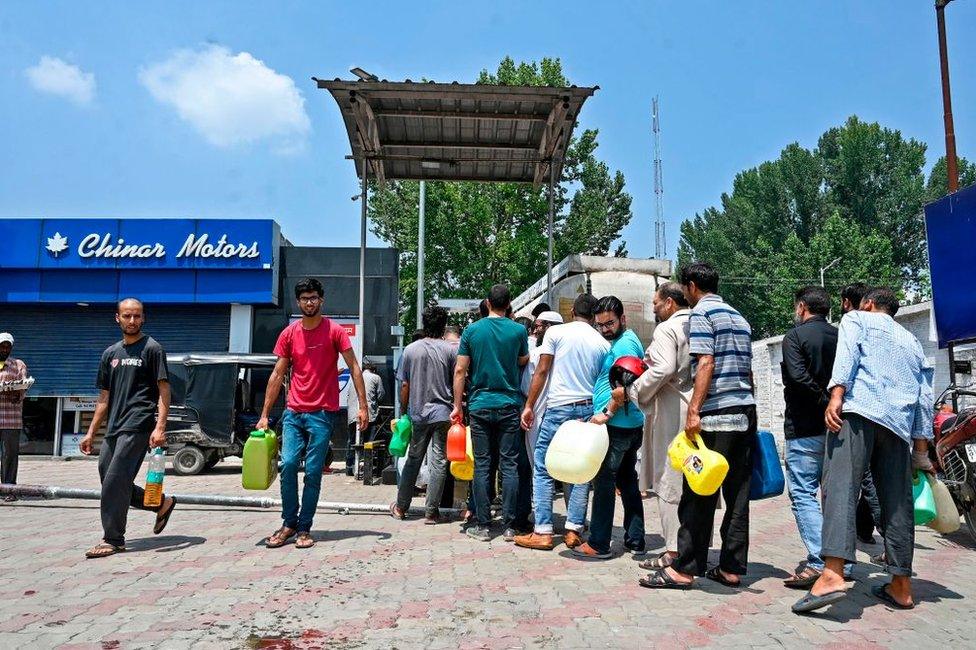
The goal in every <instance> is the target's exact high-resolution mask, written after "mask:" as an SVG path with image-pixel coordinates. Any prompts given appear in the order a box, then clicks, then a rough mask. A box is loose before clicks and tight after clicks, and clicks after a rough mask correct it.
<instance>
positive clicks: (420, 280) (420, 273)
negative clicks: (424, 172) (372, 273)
mask: <svg viewBox="0 0 976 650" xmlns="http://www.w3.org/2000/svg"><path fill="white" fill-rule="evenodd" d="M426 185H427V184H426V182H424V181H420V220H419V224H418V226H417V329H420V328H421V327H422V326H423V311H424V237H425V235H426V232H425V228H424V207H425V205H426V203H427V201H426V200H425V199H426V194H427V187H426Z"/></svg>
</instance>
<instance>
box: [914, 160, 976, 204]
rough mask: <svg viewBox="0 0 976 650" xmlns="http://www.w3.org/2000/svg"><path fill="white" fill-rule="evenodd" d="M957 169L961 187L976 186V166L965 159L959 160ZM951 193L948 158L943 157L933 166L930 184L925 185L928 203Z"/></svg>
mask: <svg viewBox="0 0 976 650" xmlns="http://www.w3.org/2000/svg"><path fill="white" fill-rule="evenodd" d="M956 168H957V171H958V172H959V187H960V188H963V187H969V186H970V185H973V184H976V164H973V163H971V162H969V161H968V160H966V159H965V158H958V159H957V161H956ZM948 193H949V177H948V175H947V173H946V157H945V156H942V157H941V158H939V160H938V161H936V163H935V165H933V166H932V172H931V173H930V174H929V182H928V183H926V184H925V195H926V200H927V201H935V200H936V199H941V198H942V197H943V196H945V195H946V194H948Z"/></svg>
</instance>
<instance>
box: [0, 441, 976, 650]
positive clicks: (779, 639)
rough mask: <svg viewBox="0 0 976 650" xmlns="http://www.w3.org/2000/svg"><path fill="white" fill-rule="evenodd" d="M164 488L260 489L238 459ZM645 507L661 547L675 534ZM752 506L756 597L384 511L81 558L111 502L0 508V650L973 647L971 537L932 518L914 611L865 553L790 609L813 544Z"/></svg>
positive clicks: (212, 532)
mask: <svg viewBox="0 0 976 650" xmlns="http://www.w3.org/2000/svg"><path fill="white" fill-rule="evenodd" d="M20 471H21V476H20V482H21V483H35V484H47V485H61V486H72V487H95V486H97V472H96V466H95V464H94V463H93V462H89V461H74V462H60V461H50V460H44V461H40V460H27V461H22V462H21V470H20ZM166 484H167V489H168V490H171V491H175V492H194V493H220V494H243V493H244V491H243V490H242V489H241V488H240V477H239V470H237V469H235V468H233V467H222V466H221V467H218V473H217V474H211V475H208V476H202V477H192V478H183V477H178V476H173V475H169V476H167V479H166ZM275 489H276V488H272V490H273V491H274V490H275ZM251 494H253V493H251ZM392 495H393V489H392V488H391V487H363V486H362V485H358V484H356V483H353V482H352V481H351V479H348V478H346V477H345V476H341V475H329V476H326V477H324V481H323V497H322V498H323V499H328V500H342V501H356V502H372V503H381V504H383V503H388V502H389V500H390V499H391V497H392ZM272 496H275V495H272ZM560 505H561V504H560ZM647 511H648V515H649V517H648V520H649V523H650V525H649V530H648V541H649V543H650V545H651V546H652V547H654V546H657V545H658V544H659V543H660V541H661V538H660V535H659V532H660V528H659V526H658V525H657V524H656V521H655V517H656V512H655V511H654V509H653V506H651V505H650V504H649V503H648V505H647ZM753 513H754V517H753V525H752V554H751V555H752V558H751V559H752V563H751V564H750V575H749V576H748V577H747V579H746V581H745V584H746V587H745V588H744V589H743V590H742V591H741V592H735V591H732V590H730V589H726V588H724V587H721V586H720V585H717V584H713V583H708V582H707V581H706V582H704V584H701V585H700V588H699V589H696V590H694V591H689V592H652V591H649V590H646V589H642V588H640V587H638V586H637V583H636V578H637V577H638V569H637V566H636V563H635V561H634V560H633V559H632V558H631V557H630V556H627V555H622V556H618V557H616V558H614V559H613V560H610V561H606V562H585V561H581V560H578V559H575V558H574V557H572V556H571V555H570V554H569V553H568V552H567V551H566V550H565V547H563V546H560V547H558V548H557V550H556V551H554V552H549V553H546V552H539V551H528V550H524V549H517V548H515V547H514V546H512V545H511V544H506V543H505V542H504V541H502V540H501V539H500V538H499V539H496V540H494V541H492V542H491V543H489V544H485V543H479V542H476V541H474V540H470V539H468V538H466V537H464V536H463V535H460V534H459V532H458V530H459V527H458V525H457V524H445V525H440V526H433V527H431V526H423V525H422V524H421V523H420V522H419V521H417V520H413V521H406V522H400V521H395V520H393V519H391V518H390V517H388V516H382V515H356V516H354V515H320V516H319V517H318V518H317V519H316V526H315V528H316V531H315V536H316V538H317V540H318V544H317V545H316V546H315V547H314V548H313V549H312V550H308V551H301V550H298V549H295V548H294V547H293V546H287V547H285V548H282V549H278V550H267V549H265V548H263V546H262V545H261V540H262V538H263V537H265V536H266V535H267V534H268V533H270V532H271V531H273V530H274V529H275V528H276V527H277V526H278V524H279V519H278V515H277V513H276V512H270V511H262V510H246V509H237V510H232V509H217V508H203V507H189V506H187V507H180V508H179V509H178V510H177V512H176V513H175V514H174V516H173V520H172V521H171V522H170V526H169V528H168V529H167V530H166V531H165V533H164V534H163V535H161V536H158V537H154V536H153V535H152V534H151V532H150V525H151V520H150V518H149V515H148V514H146V513H142V512H133V513H132V514H131V516H130V519H129V522H130V526H129V528H130V534H129V549H130V551H129V552H127V553H125V554H122V555H118V556H115V557H112V558H108V559H105V560H97V561H95V560H85V559H84V557H83V551H84V549H85V548H86V547H87V546H89V545H91V544H92V543H94V542H96V541H98V537H99V532H100V531H99V527H98V509H97V503H96V502H91V501H77V500H71V501H68V500H63V501H50V502H43V501H36V500H22V501H19V502H17V503H14V504H3V505H0V576H2V581H0V647H4V648H7V647H19V648H50V647H59V646H60V647H70V648H138V647H159V648H179V649H182V648H188V647H194V648H197V647H201V648H210V647H236V648H305V647H308V648H315V647H320V648H377V647H378V648H390V649H392V648H416V647H427V648H432V649H433V648H462V649H474V648H519V647H529V648H557V647H559V648H584V647H587V648H588V647H612V648H638V647H640V648H647V647H653V646H659V647H707V646H721V647H774V646H777V647H778V646H789V647H797V646H804V645H805V646H813V645H816V646H834V647H862V648H868V647H906V648H907V647H937V646H942V647H972V645H973V643H974V642H973V639H976V616H973V613H972V612H973V602H974V601H973V598H974V597H976V551H974V548H976V547H974V545H973V543H972V542H971V541H970V540H969V539H968V537H967V536H966V535H965V534H964V533H962V532H960V533H956V534H954V535H952V536H950V537H943V536H940V535H937V534H935V533H933V532H932V531H930V530H928V529H926V528H919V529H918V538H917V543H918V551H917V554H916V569H917V572H918V579H917V582H916V585H917V590H916V598H917V599H918V601H919V603H920V606H919V607H917V608H916V609H915V610H914V611H911V612H896V611H893V610H891V609H888V608H887V607H885V606H884V605H882V604H880V603H879V602H876V601H875V600H874V599H873V597H872V596H871V595H870V593H869V586H870V585H873V584H879V583H880V582H881V581H882V580H883V576H882V575H880V574H879V573H878V571H877V567H874V566H871V565H869V564H861V565H858V567H857V570H856V575H857V578H858V582H857V583H855V585H854V588H853V595H852V596H851V597H850V598H848V599H847V601H845V602H844V603H843V604H841V605H838V606H835V607H834V608H833V609H832V610H829V611H827V612H826V613H823V614H820V615H817V616H811V617H806V618H800V617H797V616H794V615H792V614H791V613H789V605H790V604H791V603H792V602H793V601H794V600H795V599H796V598H797V596H798V594H797V593H796V592H793V591H790V590H787V589H785V588H784V587H783V586H782V583H781V578H782V577H784V576H785V575H786V571H787V570H792V569H793V568H794V567H795V565H796V562H797V560H798V559H799V558H800V557H801V556H802V547H801V545H800V542H799V540H798V537H797V534H796V531H795V527H794V523H793V520H792V515H791V514H790V510H789V506H788V502H787V500H786V499H785V498H778V499H773V500H770V501H764V502H760V503H759V504H757V505H755V507H754V509H753ZM618 523H619V513H618ZM620 534H621V533H620V529H619V528H618V529H617V530H616V531H615V540H616V542H615V544H619V539H620ZM865 550H866V551H870V550H873V551H877V549H876V548H874V549H873V548H866V549H865ZM864 559H865V560H867V554H865V555H864Z"/></svg>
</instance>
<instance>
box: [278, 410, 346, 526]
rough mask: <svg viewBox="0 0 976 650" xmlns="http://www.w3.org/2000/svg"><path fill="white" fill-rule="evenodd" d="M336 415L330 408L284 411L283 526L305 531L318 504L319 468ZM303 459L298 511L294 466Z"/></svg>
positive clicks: (295, 467) (296, 466)
mask: <svg viewBox="0 0 976 650" xmlns="http://www.w3.org/2000/svg"><path fill="white" fill-rule="evenodd" d="M335 420H336V414H335V413H333V412H330V411H314V412H312V413H297V412H295V411H292V410H291V409H287V410H286V411H285V416H284V418H282V427H281V429H282V431H281V433H282V445H281V519H282V522H283V523H284V525H285V526H286V527H287V528H291V529H293V530H297V531H298V532H300V533H307V532H309V531H311V530H312V519H313V518H314V517H315V508H316V507H317V506H318V504H319V492H320V491H321V489H322V469H323V468H324V467H325V455H326V452H328V450H329V439H330V438H331V437H332V431H333V429H335ZM303 457H304V458H305V489H303V490H302V506H301V512H299V510H298V466H299V464H301V462H302V458H303Z"/></svg>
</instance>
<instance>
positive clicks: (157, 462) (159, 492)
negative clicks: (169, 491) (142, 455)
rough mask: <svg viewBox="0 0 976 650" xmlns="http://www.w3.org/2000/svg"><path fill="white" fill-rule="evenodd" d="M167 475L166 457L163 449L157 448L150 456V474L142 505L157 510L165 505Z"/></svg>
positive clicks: (147, 476)
mask: <svg viewBox="0 0 976 650" xmlns="http://www.w3.org/2000/svg"><path fill="white" fill-rule="evenodd" d="M165 475H166V456H164V455H163V448H162V447H156V448H155V449H153V450H152V455H151V456H149V472H148V473H147V474H146V493H145V494H144V495H143V497H142V505H144V506H146V507H147V508H157V507H159V506H161V505H163V477H164V476H165Z"/></svg>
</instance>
